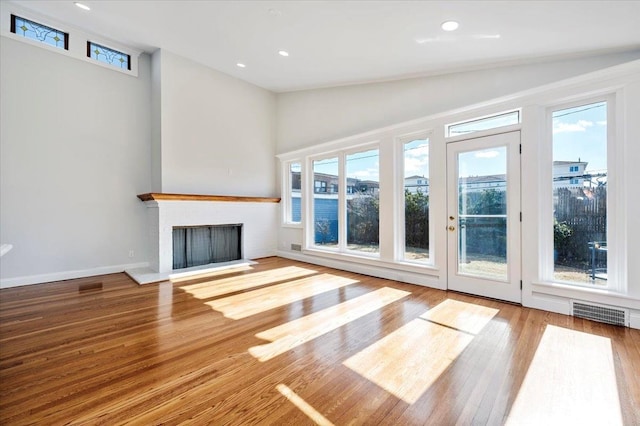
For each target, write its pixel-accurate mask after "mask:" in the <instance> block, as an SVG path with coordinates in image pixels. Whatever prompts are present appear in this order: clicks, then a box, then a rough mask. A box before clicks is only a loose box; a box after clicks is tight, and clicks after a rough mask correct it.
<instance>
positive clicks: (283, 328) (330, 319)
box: [249, 287, 411, 362]
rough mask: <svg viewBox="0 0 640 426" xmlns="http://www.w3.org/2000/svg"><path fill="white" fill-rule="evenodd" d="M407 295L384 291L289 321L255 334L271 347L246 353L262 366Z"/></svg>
mask: <svg viewBox="0 0 640 426" xmlns="http://www.w3.org/2000/svg"><path fill="white" fill-rule="evenodd" d="M410 294H411V293H410V292H408V291H402V290H397V289H395V288H390V287H383V288H381V289H379V290H376V291H372V292H370V293H367V294H365V295H362V296H359V297H356V298H354V299H351V300H349V301H346V302H343V303H340V304H338V305H335V306H332V307H330V308H327V309H323V310H321V311H318V312H315V313H313V314H311V315H307V316H305V317H302V318H299V319H296V320H293V321H290V322H288V323H285V324H282V325H280V326H278V327H274V328H271V329H269V330H266V331H263V332H261V333H258V334H256V337H259V338H261V339H265V340H269V341H271V342H272V343H268V344H265V345H260V346H254V347H252V348H249V353H250V354H251V355H253V356H254V357H255V358H257V359H258V360H260V361H261V362H264V361H268V360H270V359H272V358H274V357H276V356H278V355H280V354H283V353H285V352H287V351H289V350H291V349H293V348H295V347H297V346H300V345H302V344H305V343H307V342H309V341H311V340H313V339H315V338H317V337H320V336H322V335H323V334H326V333H328V332H330V331H332V330H335V329H337V328H339V327H341V326H343V325H345V324H348V323H349V322H351V321H354V320H356V319H358V318H360V317H363V316H365V315H367V314H369V313H371V312H374V311H377V310H378V309H380V308H382V307H384V306H386V305H388V304H390V303H393V302H395V301H397V300H400V299H402V298H403V297H406V296H408V295H410Z"/></svg>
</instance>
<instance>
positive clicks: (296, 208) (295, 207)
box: [287, 163, 302, 223]
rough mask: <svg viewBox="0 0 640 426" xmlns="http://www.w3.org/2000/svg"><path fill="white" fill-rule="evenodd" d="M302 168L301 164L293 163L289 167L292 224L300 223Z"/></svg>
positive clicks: (290, 219)
mask: <svg viewBox="0 0 640 426" xmlns="http://www.w3.org/2000/svg"><path fill="white" fill-rule="evenodd" d="M301 170H302V167H301V165H300V163H291V164H290V165H289V185H290V188H289V213H288V218H287V219H288V221H289V222H291V223H300V217H301V211H302V210H301V203H300V187H301V180H300V171H301Z"/></svg>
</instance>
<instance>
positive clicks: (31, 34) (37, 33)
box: [11, 15, 69, 49]
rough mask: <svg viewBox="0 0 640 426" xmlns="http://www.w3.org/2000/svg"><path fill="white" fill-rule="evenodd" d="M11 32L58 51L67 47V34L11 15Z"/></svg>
mask: <svg viewBox="0 0 640 426" xmlns="http://www.w3.org/2000/svg"><path fill="white" fill-rule="evenodd" d="M11 32H12V33H15V34H18V35H21V36H23V37H26V38H30V39H32V40H36V41H39V42H42V43H45V44H48V45H50V46H54V47H58V48H60V49H68V46H69V41H68V40H67V39H68V37H69V35H68V34H66V33H64V32H62V31H59V30H56V29H55V28H51V27H47V26H46V25H42V24H39V23H37V22H34V21H30V20H28V19H25V18H21V17H19V16H15V15H11Z"/></svg>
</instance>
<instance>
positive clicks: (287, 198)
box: [280, 160, 304, 228]
mask: <svg viewBox="0 0 640 426" xmlns="http://www.w3.org/2000/svg"><path fill="white" fill-rule="evenodd" d="M292 164H299V165H300V222H294V221H293V220H292V218H291V206H292V205H293V202H292V198H293V195H292V190H291V184H292V181H291V165H292ZM303 181H304V161H302V160H288V161H283V162H282V191H281V194H282V197H281V200H280V203H281V206H282V226H285V227H289V228H302V222H303V220H304V213H303V210H304V209H303V206H302V203H303V201H302V200H303V199H304V195H303V193H304V183H303Z"/></svg>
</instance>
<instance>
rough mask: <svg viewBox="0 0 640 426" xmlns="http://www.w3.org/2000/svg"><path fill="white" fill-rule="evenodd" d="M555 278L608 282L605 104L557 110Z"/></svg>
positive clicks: (554, 199) (555, 127)
mask: <svg viewBox="0 0 640 426" xmlns="http://www.w3.org/2000/svg"><path fill="white" fill-rule="evenodd" d="M552 119H553V215H554V217H553V218H554V221H553V257H554V262H553V263H554V271H553V277H554V279H555V280H558V281H566V282H574V283H583V284H584V283H587V284H594V285H600V286H604V285H606V283H607V281H606V280H607V103H606V102H599V103H595V104H590V105H583V106H579V107H575V108H569V109H564V110H559V111H555V112H554V113H553V115H552Z"/></svg>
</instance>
